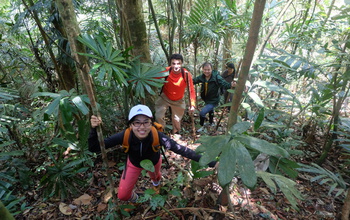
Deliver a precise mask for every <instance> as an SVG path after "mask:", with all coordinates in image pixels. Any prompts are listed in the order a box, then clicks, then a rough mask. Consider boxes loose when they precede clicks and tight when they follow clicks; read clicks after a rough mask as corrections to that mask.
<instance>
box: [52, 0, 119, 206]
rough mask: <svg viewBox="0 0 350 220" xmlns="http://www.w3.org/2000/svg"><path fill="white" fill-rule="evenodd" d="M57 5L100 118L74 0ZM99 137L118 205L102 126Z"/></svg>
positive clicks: (63, 1)
mask: <svg viewBox="0 0 350 220" xmlns="http://www.w3.org/2000/svg"><path fill="white" fill-rule="evenodd" d="M56 3H57V7H58V11H59V13H60V15H61V19H62V23H63V26H64V29H65V31H66V33H67V37H68V41H69V43H70V48H71V53H72V57H73V58H74V59H75V61H76V63H75V64H76V69H77V72H78V73H79V74H80V76H81V79H82V83H83V85H84V86H85V90H86V92H87V94H88V96H89V99H90V104H91V108H92V113H93V114H94V115H96V116H100V114H99V111H98V107H97V103H96V99H95V94H94V89H93V86H92V79H91V78H90V75H89V72H90V67H89V65H88V60H87V58H86V57H85V56H82V55H79V54H78V53H79V52H80V53H86V51H85V47H84V46H83V45H82V44H81V43H80V42H79V41H77V39H76V38H77V37H78V36H79V35H80V29H79V26H78V22H77V20H76V15H75V11H74V7H73V3H72V0H57V1H56ZM97 135H98V140H99V143H100V147H101V153H102V159H103V162H104V166H105V167H106V169H107V177H108V181H109V184H110V185H109V186H110V190H111V192H112V195H113V199H114V202H115V203H116V202H117V197H116V195H115V191H114V186H113V183H114V181H113V179H112V176H111V174H110V172H109V169H108V161H107V154H106V150H105V145H104V138H103V134H102V130H101V126H98V127H97Z"/></svg>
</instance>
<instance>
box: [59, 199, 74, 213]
mask: <svg viewBox="0 0 350 220" xmlns="http://www.w3.org/2000/svg"><path fill="white" fill-rule="evenodd" d="M59 209H60V211H61V212H62V213H63V214H64V215H71V214H72V213H73V210H72V209H71V208H70V207H69V206H68V205H67V204H65V203H63V202H61V203H60V205H59Z"/></svg>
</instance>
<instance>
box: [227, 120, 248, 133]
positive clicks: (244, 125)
mask: <svg viewBox="0 0 350 220" xmlns="http://www.w3.org/2000/svg"><path fill="white" fill-rule="evenodd" d="M250 127H251V124H250V122H247V121H243V122H239V123H236V124H234V125H233V126H232V128H231V130H230V133H231V135H238V134H242V133H243V132H246V131H247V130H248V129H249V128H250Z"/></svg>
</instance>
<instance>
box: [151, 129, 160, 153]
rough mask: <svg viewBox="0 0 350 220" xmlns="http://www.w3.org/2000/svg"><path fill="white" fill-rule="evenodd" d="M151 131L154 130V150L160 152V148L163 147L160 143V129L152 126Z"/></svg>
mask: <svg viewBox="0 0 350 220" xmlns="http://www.w3.org/2000/svg"><path fill="white" fill-rule="evenodd" d="M151 132H152V138H153V142H152V149H153V151H154V152H158V151H159V149H160V148H161V146H160V143H159V135H158V130H157V128H156V127H154V126H152V128H151Z"/></svg>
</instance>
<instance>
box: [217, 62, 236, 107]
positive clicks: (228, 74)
mask: <svg viewBox="0 0 350 220" xmlns="http://www.w3.org/2000/svg"><path fill="white" fill-rule="evenodd" d="M226 67H227V69H226V70H225V71H224V72H223V73H222V74H221V76H222V78H224V80H226V82H228V83H232V82H234V83H233V87H235V86H236V82H235V81H234V78H235V75H236V69H235V65H234V64H233V63H228V64H227V65H226ZM223 93H224V104H225V103H228V102H231V101H232V93H229V92H227V89H224V91H223Z"/></svg>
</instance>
